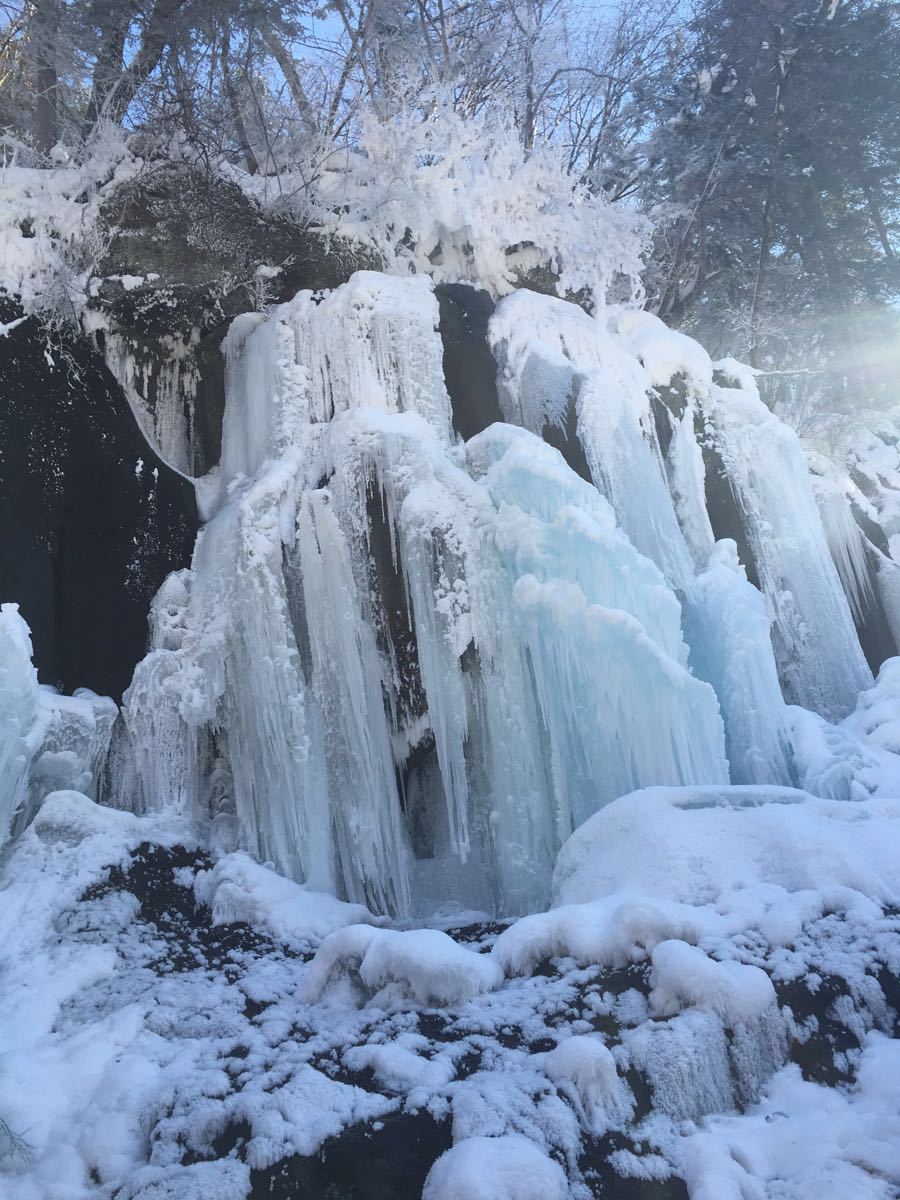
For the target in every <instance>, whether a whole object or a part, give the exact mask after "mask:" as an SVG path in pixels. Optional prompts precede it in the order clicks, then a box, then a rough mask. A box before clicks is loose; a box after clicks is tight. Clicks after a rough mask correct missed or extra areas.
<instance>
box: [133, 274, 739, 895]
mask: <svg viewBox="0 0 900 1200" xmlns="http://www.w3.org/2000/svg"><path fill="white" fill-rule="evenodd" d="M565 308H566V309H567V310H568V309H569V308H571V306H568V305H566V306H565ZM574 311H577V310H574ZM437 321H438V312H437V303H436V300H435V297H434V294H433V292H432V290H431V287H430V284H429V283H428V282H427V280H424V279H422V278H419V277H416V278H411V279H407V280H401V279H393V278H388V277H385V276H381V275H377V274H371V273H364V272H361V273H359V274H357V275H355V276H354V277H353V278H352V279H351V280H350V282H349V283H348V284H346V285H345V286H344V287H341V288H338V289H336V290H335V291H334V292H332V293H329V294H326V295H324V296H323V295H321V294H312V293H308V292H307V293H300V294H299V295H298V296H297V297H295V299H294V300H292V301H291V302H289V303H288V304H285V305H283V306H281V307H280V308H278V309H276V310H275V311H274V312H273V313H272V314H271V315H268V316H262V315H258V314H257V315H248V316H245V317H241V318H238V319H237V320H236V321H235V322H234V323H233V325H232V327H231V330H230V332H229V334H228V337H227V339H226V343H225V348H226V354H227V401H226V414H225V422H224V433H223V455H222V462H221V465H220V467H219V469H218V471H217V473H216V474H215V475H214V477H213V478H212V479H211V480H210V481H209V483H208V485H207V487H206V489H205V497H206V503H207V517H208V520H207V524H206V526H205V528H204V529H203V531H202V532H201V534H200V536H199V538H198V542H197V547H196V551H195V555H194V561H193V564H192V569H191V571H190V572H189V573H183V574H182V575H181V576H179V577H175V578H173V580H170V581H168V582H167V585H166V589H164V593H165V594H162V593H161V596H160V598H159V600H158V602H157V604H156V606H155V609H154V620H153V648H152V650H151V653H150V654H149V655H148V656H147V658H146V659H145V660H144V661H143V662H142V663H141V664H139V666H138V669H137V670H136V672H135V677H134V682H133V683H132V687H131V689H130V691H129V693H128V696H127V697H126V704H125V719H126V726H127V729H128V732H129V735H130V740H131V743H132V746H133V748H134V753H135V762H136V768H137V775H138V776H139V777H141V778H142V785H141V792H142V796H138V797H137V799H136V801H135V803H136V804H137V805H147V804H153V803H157V802H158V800H157V799H155V797H159V796H160V795H161V796H163V797H164V798H165V800H166V801H167V802H175V803H178V804H179V805H181V806H182V807H183V808H184V807H190V808H193V809H194V810H195V811H196V812H197V813H200V814H202V813H203V811H204V806H205V807H206V810H207V811H208V807H209V796H208V792H209V783H208V780H207V776H208V775H209V773H210V771H211V769H212V765H213V764H216V763H218V764H220V765H221V764H222V763H223V762H224V763H226V764H227V769H224V768H223V769H221V770H220V771H219V778H220V779H225V780H227V781H228V787H229V788H230V789H231V791H232V792H233V795H232V796H230V797H226V798H224V802H226V803H228V804H230V805H231V806H232V808H233V812H234V816H235V820H236V823H237V826H238V828H239V838H238V840H239V842H240V844H242V845H244V846H246V847H247V848H249V849H250V850H251V851H252V852H253V853H254V854H256V855H257V856H258V857H260V858H261V859H263V860H267V859H268V860H270V861H272V862H273V863H274V864H275V865H276V866H277V867H278V869H279V870H281V871H283V872H285V873H287V874H289V875H292V876H293V877H294V878H297V879H302V880H304V881H305V882H307V883H309V884H310V885H311V886H313V887H316V888H322V889H337V890H338V891H339V892H341V893H342V894H344V895H345V896H347V897H348V898H350V899H353V900H359V901H364V902H366V903H367V904H370V905H372V906H374V907H376V908H379V909H382V910H384V909H387V910H390V911H395V912H404V911H409V910H410V909H411V908H412V909H413V910H414V911H419V912H427V911H429V910H433V909H434V907H435V906H436V905H439V904H441V903H443V902H446V901H450V900H453V901H456V902H457V903H458V902H459V901H460V900H465V902H466V904H467V905H468V906H471V905H472V903H478V904H480V905H481V906H483V907H488V906H490V907H493V908H495V909H497V910H500V911H522V910H523V909H527V908H534V907H535V906H538V905H540V904H542V903H543V902H544V901H545V900H546V898H547V895H548V889H549V879H550V871H551V868H552V863H553V859H554V856H555V854H556V852H557V850H558V848H559V846H560V845H561V844H562V842H563V841H564V840H565V838H566V837H567V836H568V835H569V833H570V832H571V830H572V829H573V828H574V826H575V825H577V824H578V823H580V822H581V821H583V820H584V819H585V818H586V817H587V816H589V815H590V814H591V813H592V812H593V811H595V810H596V809H597V808H598V807H599V806H600V805H602V804H604V803H606V802H607V801H609V800H611V799H613V798H615V797H616V796H617V795H619V794H621V793H622V792H623V791H627V790H629V789H630V788H634V787H639V786H642V785H644V784H650V783H660V782H663V783H671V784H690V783H699V782H704V783H710V782H713V783H724V782H727V780H728V765H727V762H726V758H725V752H724V748H725V743H724V735H723V728H722V722H721V718H720V715H719V709H718V704H717V700H716V695H715V692H714V691H713V689H712V687H710V686H709V684H708V683H707V682H703V681H701V680H699V679H697V678H695V677H694V676H693V675H692V674H691V673H690V671H689V669H688V666H687V662H688V650H687V647H686V646H685V644H684V641H683V638H682V626H681V608H680V605H679V602H678V599H677V598H676V596H675V594H674V592H673V591H672V589H671V586H670V583H667V580H666V578H665V574H664V573H661V572H660V570H659V569H658V568H657V567H656V566H654V564H653V562H651V561H650V559H649V558H648V557H645V556H644V555H643V554H642V553H641V552H640V551H639V549H636V548H635V546H634V545H632V544H631V542H630V541H629V540H628V538H627V536H626V535H625V532H623V531H622V529H621V528H619V527H617V522H616V517H615V516H614V513H613V510H612V509H611V508H610V505H609V503H608V502H607V501H606V500H605V499H604V498H603V497H602V496H601V495H600V494H598V492H597V491H596V489H594V488H593V487H592V486H591V485H590V484H588V483H586V482H585V481H584V480H582V479H580V478H579V477H578V476H577V475H576V474H575V473H574V472H573V471H572V470H570V469H569V467H567V466H566V464H565V462H564V461H563V459H562V456H561V455H560V454H559V452H558V451H556V450H554V449H553V448H551V447H550V446H548V445H546V444H545V443H544V442H542V441H541V440H540V439H539V438H536V437H535V436H534V435H533V434H532V433H529V432H527V431H525V430H523V429H516V428H513V427H511V426H504V425H495V426H492V427H491V428H490V429H488V430H486V431H485V432H484V433H483V434H480V435H478V436H477V437H475V438H473V439H471V440H470V441H469V442H468V443H466V444H465V445H462V444H458V443H456V442H454V440H453V437H452V434H451V422H450V406H449V399H448V397H447V393H446V390H445V387H444V381H443V371H442V346H441V341H440V338H439V336H438V334H437ZM657 473H658V474H659V479H660V483H661V486H663V487H664V479H663V476H662V474H661V465H660V467H658V468H657ZM670 509H671V505H670ZM673 520H674V517H673ZM676 529H677V525H676ZM626 532H627V531H626ZM682 546H684V543H683V541H682ZM683 554H684V560H685V562H686V563H687V564H688V566H687V568H686V570H688V569H689V565H690V558H689V555H688V552H687V549H686V546H685V548H684V550H683ZM746 586H749V585H746ZM648 696H652V697H653V703H652V705H648V703H647V697H648ZM160 744H162V745H164V746H165V747H166V752H165V754H162V755H157V756H156V757H155V759H154V755H153V754H152V753H145V751H144V748H145V747H149V746H153V745H160ZM219 803H220V805H221V804H222V803H223V798H222V797H221V796H220V797H219Z"/></svg>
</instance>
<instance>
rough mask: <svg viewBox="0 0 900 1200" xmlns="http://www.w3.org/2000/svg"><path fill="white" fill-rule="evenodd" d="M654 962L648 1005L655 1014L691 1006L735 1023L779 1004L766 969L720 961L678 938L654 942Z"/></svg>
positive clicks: (747, 1019)
mask: <svg viewBox="0 0 900 1200" xmlns="http://www.w3.org/2000/svg"><path fill="white" fill-rule="evenodd" d="M650 961H651V962H652V963H653V970H652V972H651V974H650V982H651V984H652V987H653V991H652V992H651V993H650V1008H651V1010H652V1011H653V1013H654V1014H655V1015H656V1016H661V1017H668V1016H672V1015H673V1014H674V1013H677V1012H680V1011H681V1010H682V1008H684V1007H685V1006H686V1005H690V1006H693V1007H696V1008H706V1009H709V1010H710V1011H711V1012H714V1013H716V1014H717V1016H720V1017H721V1018H722V1019H723V1020H724V1022H725V1023H726V1025H736V1024H739V1023H740V1022H741V1021H749V1020H751V1019H752V1018H753V1017H758V1016H761V1015H762V1013H764V1012H765V1011H766V1009H767V1008H769V1007H770V1006H771V1005H773V1004H775V989H774V987H773V986H772V981H771V980H770V979H769V977H768V975H767V974H766V973H765V971H761V970H760V969H759V967H751V966H747V965H746V964H745V963H738V962H716V961H715V959H712V958H710V957H709V955H708V954H706V953H705V952H704V951H703V950H701V949H700V948H699V946H690V945H688V943H687V942H681V941H678V940H677V939H676V938H671V939H669V940H668V941H665V942H659V943H658V944H657V945H656V946H654V947H653V952H652V954H651V955H650Z"/></svg>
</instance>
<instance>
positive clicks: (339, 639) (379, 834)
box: [296, 491, 410, 912]
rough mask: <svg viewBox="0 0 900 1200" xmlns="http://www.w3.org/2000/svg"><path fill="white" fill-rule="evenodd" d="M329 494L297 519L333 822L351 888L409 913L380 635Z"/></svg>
mask: <svg viewBox="0 0 900 1200" xmlns="http://www.w3.org/2000/svg"><path fill="white" fill-rule="evenodd" d="M330 501H331V496H330V493H329V492H327V491H313V492H309V493H307V494H306V495H305V497H304V498H303V500H302V502H301V505H300V512H299V514H298V518H297V547H296V553H297V556H298V559H299V569H300V573H301V578H302V581H303V600H304V615H305V620H306V628H307V633H308V637H309V645H310V654H311V665H312V688H313V691H314V692H315V695H316V698H317V700H318V703H319V705H320V707H321V711H322V717H323V721H324V727H325V729H326V730H327V731H328V733H327V737H328V753H327V760H328V779H329V805H330V812H331V821H332V823H333V826H334V830H335V840H336V845H337V857H338V863H339V867H340V872H341V878H342V880H343V882H344V891H345V892H346V894H347V896H348V897H350V898H351V899H353V900H358V901H360V902H366V903H369V904H372V905H373V906H375V907H377V908H379V909H381V910H384V909H388V910H390V911H394V912H408V911H409V907H410V890H409V864H408V858H409V850H408V847H407V845H406V838H405V832H404V830H403V828H402V824H401V813H400V800H399V797H398V795H397V783H396V777H395V772H394V762H393V758H392V754H391V740H390V731H389V729H388V724H387V718H386V715H385V709H384V698H383V696H382V690H381V663H380V661H379V657H378V649H377V646H376V644H375V634H374V632H373V630H372V628H371V627H370V626H369V625H368V623H367V622H366V621H364V620H363V618H362V615H361V613H360V609H359V604H358V602H357V600H356V589H355V587H354V582H353V576H352V572H351V568H350V560H349V555H348V549H347V544H346V540H345V538H344V535H343V533H342V532H341V529H340V526H339V525H338V523H337V520H336V518H335V516H334V512H333V511H332V506H331V503H330Z"/></svg>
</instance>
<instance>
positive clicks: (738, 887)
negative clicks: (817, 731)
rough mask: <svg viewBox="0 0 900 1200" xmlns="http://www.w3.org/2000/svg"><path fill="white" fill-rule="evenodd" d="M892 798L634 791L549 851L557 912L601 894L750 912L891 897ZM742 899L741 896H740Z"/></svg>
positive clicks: (897, 872)
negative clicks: (849, 894)
mask: <svg viewBox="0 0 900 1200" xmlns="http://www.w3.org/2000/svg"><path fill="white" fill-rule="evenodd" d="M898 823H900V800H867V801H861V802H859V803H852V804H847V803H841V802H839V801H833V800H823V799H819V798H817V797H813V796H810V795H808V794H807V793H805V792H801V791H799V790H796V789H791V788H765V787H730V788H714V787H713V788H706V787H701V788H645V789H644V790H643V791H639V792H633V793H632V794H631V795H629V796H623V797H622V798H621V799H619V800H616V801H615V802H614V803H612V804H609V805H607V806H606V807H605V808H604V809H602V810H601V811H600V812H599V813H597V814H595V816H593V817H592V818H591V819H590V820H589V821H586V822H585V823H584V825H582V826H581V828H580V829H577V830H576V831H575V833H574V834H573V835H572V836H571V838H569V840H568V842H567V843H566V845H565V846H564V847H563V848H562V850H561V851H560V854H559V857H558V859H557V864H556V870H555V872H554V885H553V886H554V898H555V901H556V903H557V904H579V903H584V902H585V901H588V900H593V899H597V898H599V897H604V896H609V895H610V894H612V893H616V892H620V893H630V894H640V895H642V896H644V897H653V898H656V899H659V900H667V901H674V902H676V903H681V904H689V905H694V906H698V907H700V906H717V907H718V908H719V910H720V911H722V912H726V911H727V910H728V906H729V905H730V904H732V903H733V904H734V905H738V904H740V905H741V907H743V908H745V909H747V910H748V911H749V910H752V908H753V907H755V906H756V905H758V904H760V903H764V902H765V901H764V897H765V895H766V893H767V889H771V888H775V889H780V890H783V891H784V892H788V893H792V892H793V893H796V892H801V891H804V890H816V889H821V890H829V889H835V888H848V889H853V890H855V891H857V892H859V893H860V894H861V895H862V896H866V897H869V898H870V899H872V900H875V901H878V902H881V901H887V900H890V899H892V898H895V897H896V896H898V895H900V862H898V861H897V857H896V855H895V853H894V851H893V846H894V845H895V844H896V841H895V839H896V837H897V836H898V834H900V824H898ZM742 893H744V896H743V898H741V894H742Z"/></svg>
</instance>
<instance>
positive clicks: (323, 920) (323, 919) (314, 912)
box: [194, 851, 379, 942]
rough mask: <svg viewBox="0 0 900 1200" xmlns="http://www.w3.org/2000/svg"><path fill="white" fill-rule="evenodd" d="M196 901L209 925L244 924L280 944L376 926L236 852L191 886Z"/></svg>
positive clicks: (360, 911) (357, 908)
mask: <svg viewBox="0 0 900 1200" xmlns="http://www.w3.org/2000/svg"><path fill="white" fill-rule="evenodd" d="M194 891H195V893H196V895H197V899H198V900H199V901H200V902H201V903H202V904H206V905H207V906H208V907H209V908H210V909H211V910H212V920H213V924H214V925H230V924H233V923H234V922H237V921H244V922H246V923H247V924H248V925H252V926H254V928H257V929H263V930H265V931H266V932H267V933H269V934H271V935H272V937H274V938H276V939H277V940H278V941H280V942H308V941H312V940H314V941H319V940H321V939H322V938H324V937H327V936H328V935H329V934H331V933H334V931H335V930H336V929H341V928H342V927H343V926H345V925H359V924H365V923H369V924H377V923H378V921H379V918H377V917H374V916H373V915H372V914H371V913H370V912H369V910H368V909H367V908H365V907H364V906H363V905H362V904H347V903H345V902H344V901H342V900H338V899H336V898H335V897H334V896H332V895H329V894H328V893H327V892H314V891H311V890H310V889H309V888H306V887H303V886H302V885H301V884H297V883H294V882H293V881H292V880H290V879H286V878H285V877H284V876H283V875H279V874H278V873H277V872H276V871H273V870H271V869H270V868H269V867H264V866H261V865H260V864H259V863H257V862H254V861H253V859H252V858H251V857H250V855H249V854H245V853H244V852H243V851H236V852H235V853H233V854H227V855H225V857H224V858H221V859H219V861H218V862H217V863H216V865H215V866H214V867H213V869H212V870H211V871H208V872H202V873H201V874H200V875H198V877H197V878H196V879H195V881H194Z"/></svg>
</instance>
